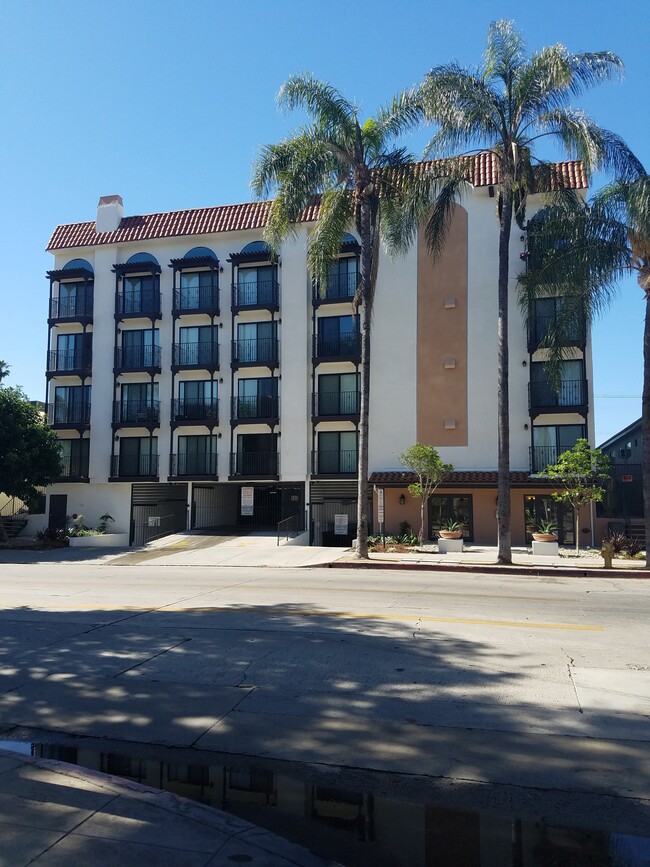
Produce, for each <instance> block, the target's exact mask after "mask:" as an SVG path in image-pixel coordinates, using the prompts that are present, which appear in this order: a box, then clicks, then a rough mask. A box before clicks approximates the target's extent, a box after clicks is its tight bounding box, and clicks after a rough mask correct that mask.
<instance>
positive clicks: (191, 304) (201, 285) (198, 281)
mask: <svg viewBox="0 0 650 867" xmlns="http://www.w3.org/2000/svg"><path fill="white" fill-rule="evenodd" d="M216 292H217V276H216V272H215V271H183V272H182V273H181V286H180V304H179V307H180V309H181V310H201V309H206V308H210V307H216V306H217V303H216V297H217V295H216Z"/></svg>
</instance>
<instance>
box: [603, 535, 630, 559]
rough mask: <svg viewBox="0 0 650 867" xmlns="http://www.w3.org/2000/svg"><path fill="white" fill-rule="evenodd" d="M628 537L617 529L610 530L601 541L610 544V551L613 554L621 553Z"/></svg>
mask: <svg viewBox="0 0 650 867" xmlns="http://www.w3.org/2000/svg"><path fill="white" fill-rule="evenodd" d="M628 541H629V540H628V538H627V536H626V535H625V533H619V532H618V531H617V530H610V531H609V533H608V534H607V535H606V536H605V538H604V539H603V543H607V544H608V545H611V546H612V551H613V553H614V554H621V553H622V552H623V551H625V549H626V547H627V543H628Z"/></svg>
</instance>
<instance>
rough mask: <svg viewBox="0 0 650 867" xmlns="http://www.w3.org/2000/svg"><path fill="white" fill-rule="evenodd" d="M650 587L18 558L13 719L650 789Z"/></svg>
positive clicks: (73, 729)
mask: <svg viewBox="0 0 650 867" xmlns="http://www.w3.org/2000/svg"><path fill="white" fill-rule="evenodd" d="M649 593H650V585H649V584H648V582H647V581H644V580H636V579H626V580H625V579H624V580H617V579H606V578H580V579H578V578H567V577H561V576H558V577H557V578H556V577H552V578H551V577H549V578H531V577H523V576H522V577H511V576H507V577H505V576H503V577H501V576H481V575H468V574H458V573H455V574H450V575H446V574H444V573H433V574H426V573H421V572H419V573H412V572H408V571H399V572H380V571H373V570H363V571H354V570H349V569H348V570H337V569H320V568H312V569H288V568H285V569H271V568H266V569H261V568H242V567H240V568H237V569H228V568H208V567H199V566H196V567H192V568H183V567H176V566H173V565H164V561H160V562H151V563H144V564H142V565H131V566H128V567H125V566H120V565H111V564H110V562H109V563H100V564H92V563H83V564H82V563H78V564H47V565H43V564H41V565H25V564H19V563H14V564H12V563H4V564H3V565H2V566H1V567H0V630H1V632H0V634H1V640H0V726H1V727H2V729H4V730H5V731H8V730H10V729H11V728H12V727H13V726H28V727H34V728H41V729H47V730H54V731H62V732H68V733H73V734H83V735H89V736H93V737H104V738H115V739H124V740H129V741H137V742H140V743H147V744H165V745H174V746H182V747H195V748H200V749H209V750H219V751H225V752H233V753H245V754H248V755H259V756H271V757H274V758H277V759H289V760H295V761H303V762H321V763H325V764H332V765H338V766H341V765H345V766H348V767H353V768H361V769H374V770H379V771H392V772H399V773H409V774H426V775H430V776H432V777H437V778H445V779H449V780H458V781H462V780H472V781H477V782H481V783H484V782H489V783H501V784H504V785H515V786H528V787H533V788H536V789H547V790H554V791H557V790H564V791H571V792H583V793H597V794H602V795H613V796H617V797H624V798H629V799H637V800H641V801H645V800H646V799H650V749H649V748H648V740H650V726H649V725H648V717H649V716H650V646H649V642H648V633H647V622H648V608H649V607H650V606H649V603H648V599H649Z"/></svg>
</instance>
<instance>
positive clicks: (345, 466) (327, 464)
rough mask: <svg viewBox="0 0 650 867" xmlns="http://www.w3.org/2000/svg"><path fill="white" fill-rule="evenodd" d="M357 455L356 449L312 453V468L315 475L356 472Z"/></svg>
mask: <svg viewBox="0 0 650 867" xmlns="http://www.w3.org/2000/svg"><path fill="white" fill-rule="evenodd" d="M357 461H358V453H357V450H356V449H341V450H338V451H332V450H319V451H317V452H313V453H312V466H313V472H314V474H315V475H325V474H333V475H334V474H338V473H353V474H356V472H357Z"/></svg>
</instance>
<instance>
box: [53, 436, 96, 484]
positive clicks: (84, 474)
mask: <svg viewBox="0 0 650 867" xmlns="http://www.w3.org/2000/svg"><path fill="white" fill-rule="evenodd" d="M59 448H60V449H61V463H62V465H63V469H62V472H61V477H62V478H71V479H87V478H88V461H89V455H90V440H80V439H75V440H59Z"/></svg>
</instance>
